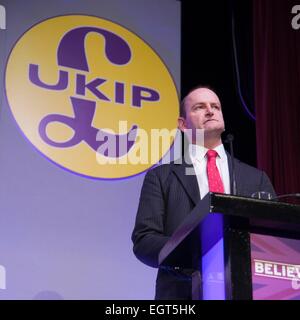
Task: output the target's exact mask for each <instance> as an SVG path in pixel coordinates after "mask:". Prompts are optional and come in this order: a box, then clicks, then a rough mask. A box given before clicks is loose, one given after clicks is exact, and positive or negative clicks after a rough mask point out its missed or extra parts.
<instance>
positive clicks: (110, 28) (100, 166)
mask: <svg viewBox="0 0 300 320" xmlns="http://www.w3.org/2000/svg"><path fill="white" fill-rule="evenodd" d="M6 93H7V98H8V102H9V105H10V108H11V110H12V113H13V115H14V117H15V119H16V121H17V123H18V125H19V127H20V128H21V130H22V131H23V133H24V134H25V136H26V137H27V138H28V139H29V140H30V142H31V143H32V144H33V145H34V146H35V147H36V148H37V149H38V150H39V151H40V152H42V153H43V154H44V155H45V156H46V157H47V158H49V159H50V160H51V161H53V162H55V163H56V164H58V165H60V166H62V167H63V168H66V169H68V170H70V171H72V172H75V173H78V174H82V175H85V176H88V177H93V178H106V179H115V178H124V177H129V176H133V175H136V174H138V173H140V172H143V171H145V170H147V169H148V168H150V167H151V166H153V165H154V164H155V163H157V162H158V161H159V160H160V159H161V158H162V157H163V155H164V154H165V153H166V152H167V151H168V150H169V148H170V146H171V144H172V143H173V141H174V138H175V131H174V129H175V128H176V126H177V117H178V95H177V91H176V87H175V84H174V81H173V79H172V77H171V75H170V73H169V72H168V70H167V68H166V66H165V65H164V63H163V62H162V60H161V59H160V57H159V56H158V55H157V54H156V53H155V52H154V50H153V49H152V48H151V47H150V46H149V45H148V44H146V43H145V42H144V41H143V40H142V39H141V38H139V37H138V36H136V35H135V34H134V33H132V32H130V31H129V30H127V29H125V28H124V27H122V26H120V25H118V24H116V23H113V22H111V21H108V20H104V19H100V18H97V17H92V16H82V15H72V16H61V17H55V18H51V19H48V20H46V21H43V22H41V23H39V24H37V25H35V26H34V27H32V28H31V29H29V30H28V31H27V32H26V33H25V34H24V35H23V36H22V37H21V38H20V39H19V41H18V42H17V43H16V45H15V46H14V48H13V50H12V52H11V54H10V56H9V59H8V63H7V67H6ZM154 130H167V131H168V132H172V134H171V135H170V139H169V140H168V143H164V144H162V145H161V146H160V147H159V148H158V147H157V141H154V140H153V139H154V138H153V136H157V132H156V134H153V131H154ZM153 147H155V148H153Z"/></svg>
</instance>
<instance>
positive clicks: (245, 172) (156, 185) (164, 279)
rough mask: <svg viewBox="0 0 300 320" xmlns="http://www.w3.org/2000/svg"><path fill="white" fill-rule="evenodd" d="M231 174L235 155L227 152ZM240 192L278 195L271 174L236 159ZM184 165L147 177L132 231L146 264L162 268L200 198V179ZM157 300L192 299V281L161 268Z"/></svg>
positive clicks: (166, 167)
mask: <svg viewBox="0 0 300 320" xmlns="http://www.w3.org/2000/svg"><path fill="white" fill-rule="evenodd" d="M227 157H228V163H229V173H230V176H231V171H232V170H231V161H230V160H231V158H230V155H229V154H227ZM234 164H235V174H236V185H237V193H238V195H240V196H251V194H252V193H254V192H256V191H268V192H270V193H272V194H273V195H275V192H274V189H273V186H272V184H271V182H270V180H269V178H268V177H267V175H266V174H265V173H264V172H263V171H260V170H258V169H256V168H254V167H251V166H249V165H247V164H245V163H242V162H241V161H239V160H237V159H235V161H234ZM188 167H190V168H193V166H192V165H188V164H186V163H185V162H183V164H175V163H171V164H165V165H161V166H159V167H156V168H154V169H152V170H150V171H148V173H147V174H146V176H145V179H144V183H143V187H142V190H141V195H140V202H139V207H138V212H137V216H136V223H135V227H134V230H133V233H132V241H133V244H134V247H133V251H134V253H135V255H136V257H137V258H138V259H139V260H141V261H142V262H143V263H145V264H147V265H149V266H151V267H155V268H157V267H158V255H159V252H160V250H161V249H162V247H163V246H164V245H165V243H166V242H167V241H168V239H169V237H170V236H171V235H172V234H173V232H174V231H175V229H176V228H177V227H178V226H179V225H180V223H181V222H182V221H183V220H184V218H185V217H186V216H187V215H188V214H189V213H190V212H191V211H192V209H193V208H194V207H195V205H196V204H197V202H198V201H199V200H200V193H199V187H198V182H197V178H196V176H195V175H186V174H185V169H186V168H188ZM155 298H156V299H191V281H190V278H189V277H182V278H181V279H180V278H179V277H178V275H175V274H173V273H172V271H166V270H164V269H159V271H158V275H157V280H156V295H155Z"/></svg>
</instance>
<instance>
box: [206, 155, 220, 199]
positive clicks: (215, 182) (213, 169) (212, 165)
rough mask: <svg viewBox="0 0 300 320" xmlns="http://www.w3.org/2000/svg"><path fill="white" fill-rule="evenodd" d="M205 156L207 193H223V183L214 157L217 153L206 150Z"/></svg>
mask: <svg viewBox="0 0 300 320" xmlns="http://www.w3.org/2000/svg"><path fill="white" fill-rule="evenodd" d="M206 155H207V178H208V186H209V191H210V192H218V193H224V186H223V182H222V179H221V176H220V173H219V170H218V168H217V164H216V157H217V155H218V153H217V151H215V150H208V151H207V153H206Z"/></svg>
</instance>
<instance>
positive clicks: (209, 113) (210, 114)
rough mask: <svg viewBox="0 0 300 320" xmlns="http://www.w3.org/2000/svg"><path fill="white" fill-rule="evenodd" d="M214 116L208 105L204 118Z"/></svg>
mask: <svg viewBox="0 0 300 320" xmlns="http://www.w3.org/2000/svg"><path fill="white" fill-rule="evenodd" d="M213 114H214V110H213V108H212V107H211V105H210V104H208V105H207V106H206V116H212V115H213Z"/></svg>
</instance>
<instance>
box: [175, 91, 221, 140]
mask: <svg viewBox="0 0 300 320" xmlns="http://www.w3.org/2000/svg"><path fill="white" fill-rule="evenodd" d="M178 128H179V129H180V130H181V131H182V132H185V131H186V130H187V129H190V130H192V131H193V136H194V135H195V132H196V129H203V130H204V138H205V139H207V140H211V139H213V140H216V139H219V141H221V133H222V132H223V131H224V130H225V125H224V119H223V113H222V108H221V103H220V100H219V98H218V96H217V95H216V93H215V92H214V91H213V90H212V89H210V88H208V87H204V86H203V87H202V86H199V87H197V88H195V89H193V90H192V91H190V92H189V93H188V95H187V96H186V97H185V98H184V99H183V100H182V102H181V105H180V117H179V118H178Z"/></svg>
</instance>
